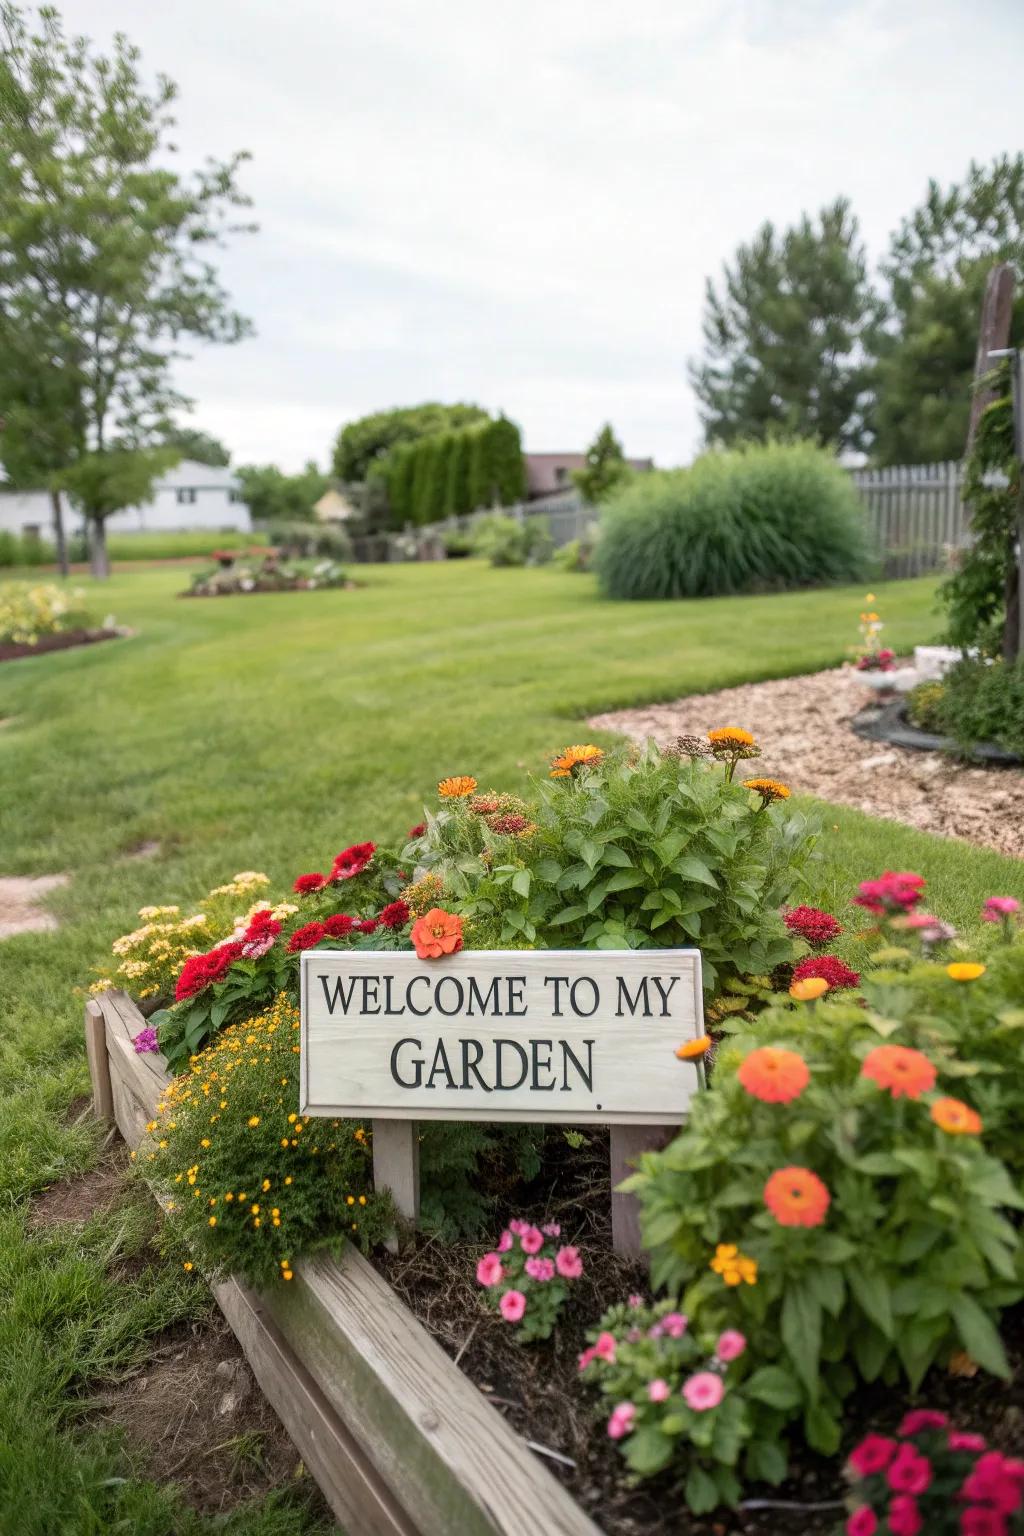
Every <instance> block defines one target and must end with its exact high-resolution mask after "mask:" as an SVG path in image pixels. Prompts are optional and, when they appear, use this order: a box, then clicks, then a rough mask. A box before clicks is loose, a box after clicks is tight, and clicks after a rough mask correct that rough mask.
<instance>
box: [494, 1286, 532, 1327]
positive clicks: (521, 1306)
mask: <svg viewBox="0 0 1024 1536" xmlns="http://www.w3.org/2000/svg"><path fill="white" fill-rule="evenodd" d="M498 1306H499V1308H500V1309H501V1315H502V1317H503V1318H504V1319H505V1321H506V1323H518V1321H519V1319H520V1318H521V1317H522V1315H523V1313H524V1312H525V1311H526V1297H525V1296H524V1295H523V1293H522V1291H506V1292H505V1294H504V1296H503V1297H502V1298H501V1300H500V1301H499V1303H498Z"/></svg>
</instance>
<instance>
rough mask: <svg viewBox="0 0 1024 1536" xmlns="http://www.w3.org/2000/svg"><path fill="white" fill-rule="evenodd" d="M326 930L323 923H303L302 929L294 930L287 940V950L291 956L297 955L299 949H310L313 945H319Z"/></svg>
mask: <svg viewBox="0 0 1024 1536" xmlns="http://www.w3.org/2000/svg"><path fill="white" fill-rule="evenodd" d="M326 932H327V930H326V928H325V927H324V925H323V923H305V924H304V925H303V927H301V928H296V930H295V932H294V933H293V934H292V936H291V938H290V939H289V940H288V949H289V952H290V953H291V954H293V955H294V954H297V953H298V951H299V950H300V949H312V948H313V945H314V944H319V943H320V940H321V939H322V938H324V936H325V934H326Z"/></svg>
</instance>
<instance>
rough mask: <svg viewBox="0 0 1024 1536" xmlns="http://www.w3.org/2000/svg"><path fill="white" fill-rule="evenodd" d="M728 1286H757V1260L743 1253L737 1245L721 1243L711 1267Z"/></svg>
mask: <svg viewBox="0 0 1024 1536" xmlns="http://www.w3.org/2000/svg"><path fill="white" fill-rule="evenodd" d="M709 1267H710V1268H711V1269H713V1270H714V1272H715V1274H716V1275H721V1277H722V1280H723V1281H724V1282H725V1284H726V1285H730V1286H736V1285H756V1284H757V1260H756V1259H751V1258H748V1257H747V1255H746V1254H744V1253H741V1252H740V1250H739V1248H738V1247H737V1246H736V1244H735V1243H719V1244H718V1247H717V1248H716V1249H715V1256H714V1258H713V1259H712V1260H711V1264H710V1266H709Z"/></svg>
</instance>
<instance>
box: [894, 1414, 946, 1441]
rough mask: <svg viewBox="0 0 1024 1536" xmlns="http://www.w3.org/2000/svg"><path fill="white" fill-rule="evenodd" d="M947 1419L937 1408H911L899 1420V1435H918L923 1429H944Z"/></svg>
mask: <svg viewBox="0 0 1024 1536" xmlns="http://www.w3.org/2000/svg"><path fill="white" fill-rule="evenodd" d="M948 1423H949V1419H948V1418H947V1417H946V1415H945V1414H944V1413H940V1412H939V1410H938V1409H937V1408H912V1409H911V1411H910V1412H909V1413H906V1414H904V1415H903V1418H902V1420H901V1421H900V1428H899V1433H900V1434H901V1435H919V1434H920V1433H921V1431H922V1430H925V1429H945V1427H946V1425H947V1424H948Z"/></svg>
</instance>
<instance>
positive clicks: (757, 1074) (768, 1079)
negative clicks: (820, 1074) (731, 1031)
mask: <svg viewBox="0 0 1024 1536" xmlns="http://www.w3.org/2000/svg"><path fill="white" fill-rule="evenodd" d="M736 1076H737V1077H738V1078H739V1080H740V1082H741V1083H742V1085H743V1087H744V1088H745V1089H746V1090H747V1092H748V1093H749V1094H750V1095H751V1096H752V1097H753V1098H755V1099H760V1100H761V1102H762V1103H763V1104H789V1103H790V1102H791V1101H792V1100H793V1099H798V1098H799V1097H800V1095H801V1094H802V1093H803V1091H804V1089H805V1088H806V1087H807V1084H808V1083H809V1082H810V1080H811V1073H810V1068H809V1067H808V1065H807V1063H806V1061H804V1059H803V1057H802V1056H801V1055H800V1054H799V1052H798V1051H783V1050H780V1049H778V1048H777V1047H776V1046H774V1045H763V1046H761V1048H760V1049H759V1050H756V1051H751V1053H750V1055H749V1056H746V1057H744V1059H743V1061H742V1062H741V1063H740V1066H739V1070H738V1071H737V1073H736Z"/></svg>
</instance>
